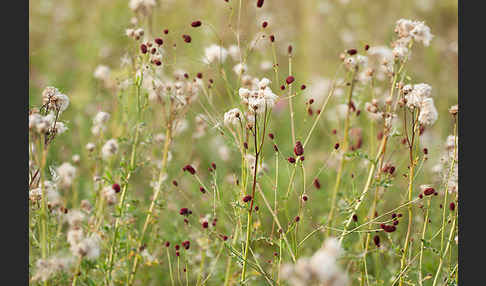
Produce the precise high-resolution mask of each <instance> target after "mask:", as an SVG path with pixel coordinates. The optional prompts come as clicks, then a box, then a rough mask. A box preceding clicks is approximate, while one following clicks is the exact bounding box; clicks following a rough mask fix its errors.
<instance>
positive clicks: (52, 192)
mask: <svg viewBox="0 0 486 286" xmlns="http://www.w3.org/2000/svg"><path fill="white" fill-rule="evenodd" d="M44 192H45V194H46V198H47V203H48V204H49V205H51V206H52V207H56V206H59V205H61V196H60V195H59V192H58V191H57V185H56V183H54V182H52V181H48V180H46V181H44ZM29 199H30V200H31V201H40V200H41V199H42V187H41V185H39V186H38V187H37V188H35V189H32V190H30V191H29Z"/></svg>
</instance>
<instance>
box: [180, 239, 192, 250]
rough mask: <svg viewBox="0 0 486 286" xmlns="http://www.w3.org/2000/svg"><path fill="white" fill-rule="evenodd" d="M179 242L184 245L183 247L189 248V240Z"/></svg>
mask: <svg viewBox="0 0 486 286" xmlns="http://www.w3.org/2000/svg"><path fill="white" fill-rule="evenodd" d="M181 244H182V247H184V248H185V249H189V247H190V246H191V242H190V241H189V240H186V241H183V242H182V243H181Z"/></svg>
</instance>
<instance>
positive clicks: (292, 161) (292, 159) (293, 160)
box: [287, 157, 295, 164]
mask: <svg viewBox="0 0 486 286" xmlns="http://www.w3.org/2000/svg"><path fill="white" fill-rule="evenodd" d="M287 161H289V163H291V164H295V158H294V157H288V158H287Z"/></svg>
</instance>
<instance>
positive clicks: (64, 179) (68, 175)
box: [56, 162, 76, 188]
mask: <svg viewBox="0 0 486 286" xmlns="http://www.w3.org/2000/svg"><path fill="white" fill-rule="evenodd" d="M56 173H57V175H58V176H59V186H60V187H61V188H69V187H71V186H72V184H73V180H74V177H75V176H76V167H74V166H73V165H71V163H69V162H65V163H62V164H61V166H59V167H57V169H56Z"/></svg>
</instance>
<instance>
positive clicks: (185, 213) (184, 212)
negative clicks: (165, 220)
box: [179, 208, 192, 216]
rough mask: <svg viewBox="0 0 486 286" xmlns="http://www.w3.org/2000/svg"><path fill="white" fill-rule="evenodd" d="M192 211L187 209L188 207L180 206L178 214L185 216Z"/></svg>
mask: <svg viewBox="0 0 486 286" xmlns="http://www.w3.org/2000/svg"><path fill="white" fill-rule="evenodd" d="M191 213H192V212H191V211H190V210H189V209H188V208H181V209H180V210H179V214H180V215H184V216H187V215H190V214H191Z"/></svg>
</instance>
